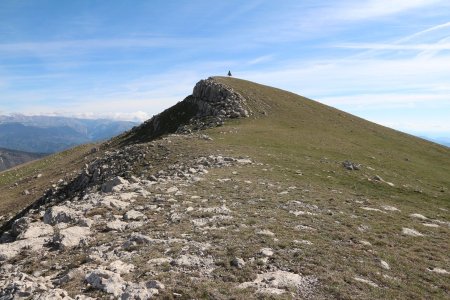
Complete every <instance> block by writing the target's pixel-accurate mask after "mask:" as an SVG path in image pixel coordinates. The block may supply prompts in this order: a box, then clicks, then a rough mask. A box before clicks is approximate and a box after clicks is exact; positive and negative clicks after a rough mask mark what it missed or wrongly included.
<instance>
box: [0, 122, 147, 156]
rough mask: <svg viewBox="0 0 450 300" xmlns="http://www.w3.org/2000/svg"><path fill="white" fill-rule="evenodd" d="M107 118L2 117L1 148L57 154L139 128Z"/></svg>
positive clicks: (130, 123)
mask: <svg viewBox="0 0 450 300" xmlns="http://www.w3.org/2000/svg"><path fill="white" fill-rule="evenodd" d="M137 124H138V123H136V122H128V121H115V120H107V119H92V120H91V119H78V118H69V117H54V116H24V115H8V116H0V147H2V148H7V149H11V150H19V151H25V152H33V153H54V152H58V151H62V150H65V149H68V148H70V147H73V146H76V145H79V144H83V143H89V142H95V141H100V140H105V139H108V138H111V137H113V136H115V135H118V134H120V133H122V132H124V131H126V130H129V129H131V128H132V127H133V126H135V125H137Z"/></svg>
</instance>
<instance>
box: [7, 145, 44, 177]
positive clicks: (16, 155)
mask: <svg viewBox="0 0 450 300" xmlns="http://www.w3.org/2000/svg"><path fill="white" fill-rule="evenodd" d="M43 156H44V154H40V153H29V152H23V151H16V150H10V149H4V148H0V172H1V171H4V170H6V169H9V168H12V167H14V166H17V165H20V164H23V163H26V162H29V161H31V160H35V159H38V158H41V157H43Z"/></svg>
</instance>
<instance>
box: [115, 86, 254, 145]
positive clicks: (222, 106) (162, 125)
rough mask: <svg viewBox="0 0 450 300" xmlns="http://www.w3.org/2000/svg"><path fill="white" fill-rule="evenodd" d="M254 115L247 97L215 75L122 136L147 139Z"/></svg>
mask: <svg viewBox="0 0 450 300" xmlns="http://www.w3.org/2000/svg"><path fill="white" fill-rule="evenodd" d="M250 114H251V112H250V111H249V107H248V105H247V103H246V100H245V98H244V97H243V96H242V95H240V94H239V93H238V92H236V91H235V90H233V89H232V88H231V87H228V86H226V85H224V84H222V83H219V82H217V81H216V80H214V78H212V77H210V78H208V79H204V80H200V81H199V82H198V83H197V84H196V85H195V87H194V90H193V93H192V95H190V96H188V97H186V98H185V99H184V100H183V101H181V102H179V103H177V104H176V105H174V106H172V107H171V108H169V109H167V110H165V111H163V112H162V113H160V114H159V115H156V116H154V117H153V118H151V119H150V120H148V121H146V122H144V123H143V124H141V125H140V126H138V127H136V128H134V129H133V130H132V131H130V132H128V133H126V134H124V135H123V140H122V143H125V144H129V143H135V142H148V141H151V140H153V139H155V138H157V137H160V136H162V135H164V134H168V133H175V132H178V133H190V132H193V131H198V130H202V129H206V128H211V127H216V126H221V125H223V123H224V121H225V120H226V119H231V118H243V117H248V116H249V115H250Z"/></svg>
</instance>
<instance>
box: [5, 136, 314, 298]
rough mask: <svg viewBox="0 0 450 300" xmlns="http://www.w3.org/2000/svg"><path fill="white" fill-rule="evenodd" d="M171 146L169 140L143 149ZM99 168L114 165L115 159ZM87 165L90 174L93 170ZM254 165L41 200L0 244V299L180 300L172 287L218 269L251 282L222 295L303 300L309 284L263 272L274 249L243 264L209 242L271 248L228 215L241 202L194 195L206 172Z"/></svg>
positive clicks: (179, 166) (117, 180)
mask: <svg viewBox="0 0 450 300" xmlns="http://www.w3.org/2000/svg"><path fill="white" fill-rule="evenodd" d="M175 138H177V139H183V138H188V137H183V136H175ZM191 138H192V137H191ZM200 138H203V139H204V138H205V136H201V137H200ZM170 142H171V138H170V137H169V138H166V139H164V140H163V141H160V142H157V143H153V145H152V146H153V147H162V144H166V145H167V144H168V143H170ZM151 148H152V147H148V148H147V149H151ZM128 150H129V152H133V151H130V149H128ZM135 153H139V154H141V155H142V154H143V153H142V151H135ZM118 154H119V156H120V151H118ZM111 157H113V158H114V159H112V158H111ZM129 158H130V157H128V159H129ZM108 161H109V163H110V164H111V163H112V162H113V161H114V162H115V163H116V164H120V161H119V160H118V159H117V156H115V155H114V154H113V155H111V156H110V158H109V160H108ZM104 163H107V162H104ZM92 165H93V166H95V169H96V170H98V168H99V167H98V162H94V163H93V164H92ZM123 165H127V164H126V163H124V164H123ZM253 165H255V162H253V161H252V160H251V159H250V158H234V157H228V156H221V155H209V156H200V157H197V158H194V159H190V160H189V161H184V162H178V163H176V164H171V165H169V166H168V168H167V169H162V170H157V171H156V170H154V171H156V172H154V174H152V175H147V177H148V179H144V178H138V177H135V176H131V177H130V178H129V180H126V179H124V178H122V177H120V176H114V174H112V173H111V174H109V175H110V178H109V180H107V181H106V182H104V183H102V184H99V185H91V186H90V187H89V188H88V190H87V191H86V192H85V193H84V195H83V196H82V197H81V198H80V197H78V196H73V197H72V198H70V199H65V200H63V201H59V200H58V202H57V204H56V205H55V204H53V203H52V202H51V201H50V202H49V203H52V204H51V205H50V204H47V205H43V206H42V207H40V208H38V209H33V210H31V211H30V212H29V213H28V214H27V215H26V216H24V217H21V218H19V219H17V220H16V221H14V223H13V225H12V228H11V230H10V231H8V232H6V233H4V234H3V236H2V242H3V243H2V244H0V260H1V261H2V265H1V267H0V272H1V273H0V286H3V288H2V290H1V293H0V297H1V298H0V299H13V298H20V297H22V298H28V297H31V298H39V299H71V298H74V299H89V297H93V298H97V297H102V296H107V295H112V296H114V297H117V298H121V299H148V298H151V297H152V296H155V295H158V294H163V295H170V296H173V297H177V296H178V297H183V296H184V294H183V292H182V289H181V290H180V289H177V286H176V285H174V283H176V280H180V279H181V278H189V280H193V281H203V280H216V279H217V276H220V275H218V274H216V272H217V270H218V269H231V270H228V272H230V273H233V272H234V271H233V269H236V270H241V269H245V270H246V272H249V271H250V270H251V269H254V270H253V272H255V274H256V273H258V275H257V276H256V278H254V279H252V280H250V279H249V281H243V282H240V283H239V282H236V283H234V284H230V288H234V289H248V288H251V289H254V290H257V291H258V292H261V293H273V294H284V293H286V292H288V293H289V294H292V295H303V296H305V297H306V296H308V295H310V294H311V293H312V292H313V291H314V287H315V286H316V285H317V279H316V278H315V277H314V276H301V275H299V274H296V273H293V272H292V270H289V268H280V267H277V266H275V265H272V264H271V259H272V257H273V256H274V252H275V250H273V249H271V248H270V247H261V248H259V249H255V250H256V251H255V252H254V253H253V256H252V257H244V258H243V257H239V256H236V257H228V255H227V256H225V257H224V256H223V253H222V252H223V251H224V248H226V247H227V243H229V242H230V241H228V240H226V239H221V238H220V239H217V238H211V235H212V236H214V235H217V234H218V233H221V232H227V233H226V234H230V235H231V236H233V235H239V234H240V232H241V231H242V230H246V231H247V230H252V231H255V235H259V236H261V237H263V238H264V239H274V240H276V237H275V234H274V233H273V232H271V231H269V230H267V229H264V228H261V229H260V230H259V229H256V228H249V226H248V225H247V224H245V222H244V223H241V222H240V221H239V220H241V219H242V218H243V217H244V216H242V215H240V213H239V212H238V211H237V210H236V209H235V207H238V206H239V205H240V203H237V202H233V201H229V200H227V199H225V198H223V197H221V196H218V195H214V194H211V195H204V193H202V191H198V190H196V185H197V183H198V182H202V181H204V180H205V179H207V178H205V177H207V176H208V173H209V171H210V170H212V169H216V168H226V169H229V170H230V171H229V172H230V174H233V173H237V170H239V168H241V167H243V166H246V167H249V166H250V167H251V166H253ZM102 167H103V169H110V168H111V167H112V166H111V165H103V166H102ZM89 169H93V167H92V166H87V170H89ZM119 170H120V171H121V172H125V173H126V170H123V169H119ZM227 182H234V180H232V179H230V178H223V179H218V180H217V181H216V182H212V184H213V185H215V184H218V185H221V184H223V183H227ZM243 184H244V185H247V184H250V183H248V182H247V183H245V182H243ZM56 200H57V199H55V201H56ZM217 254H219V255H217ZM261 270H264V272H260V271H261ZM166 275H167V277H166ZM249 278H250V277H249ZM176 291H179V292H176Z"/></svg>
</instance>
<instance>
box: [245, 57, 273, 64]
mask: <svg viewBox="0 0 450 300" xmlns="http://www.w3.org/2000/svg"><path fill="white" fill-rule="evenodd" d="M272 59H273V55H263V56H259V57H256V58H254V59H252V60H250V61H249V62H247V64H248V65H257V64H260V63H265V62H268V61H271V60H272Z"/></svg>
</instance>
